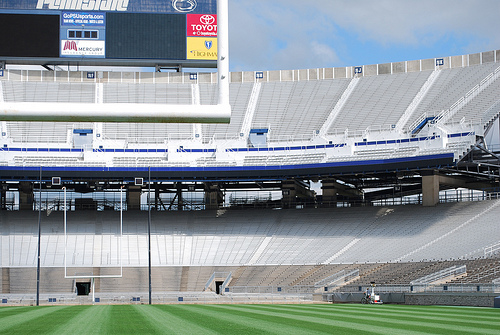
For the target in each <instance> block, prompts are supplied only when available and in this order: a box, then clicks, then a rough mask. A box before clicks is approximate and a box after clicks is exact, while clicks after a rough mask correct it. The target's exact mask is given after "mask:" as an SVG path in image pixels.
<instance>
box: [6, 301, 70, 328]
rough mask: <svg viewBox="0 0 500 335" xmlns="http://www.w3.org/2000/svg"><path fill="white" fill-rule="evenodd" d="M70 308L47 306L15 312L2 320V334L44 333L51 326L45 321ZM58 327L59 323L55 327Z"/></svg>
mask: <svg viewBox="0 0 500 335" xmlns="http://www.w3.org/2000/svg"><path fill="white" fill-rule="evenodd" d="M66 308H69V306H48V307H47V306H46V307H28V308H26V309H23V310H22V311H19V309H15V310H13V314H11V315H9V316H5V317H3V316H4V314H2V318H1V319H0V333H1V334H23V333H24V334H28V333H40V334H41V333H44V332H45V331H46V328H47V327H49V328H50V325H49V324H47V323H46V321H45V320H47V319H50V315H51V314H54V313H57V312H58V311H60V310H63V309H66ZM54 326H57V323H56V324H55V325H54Z"/></svg>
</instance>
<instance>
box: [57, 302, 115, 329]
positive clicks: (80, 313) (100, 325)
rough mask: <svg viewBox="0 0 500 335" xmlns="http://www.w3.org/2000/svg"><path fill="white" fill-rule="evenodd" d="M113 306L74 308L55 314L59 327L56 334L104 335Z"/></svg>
mask: <svg viewBox="0 0 500 335" xmlns="http://www.w3.org/2000/svg"><path fill="white" fill-rule="evenodd" d="M110 310H111V306H72V307H71V308H67V309H64V310H62V311H60V312H57V313H55V314H54V316H55V317H58V318H59V320H63V321H66V322H62V323H61V322H59V323H58V324H59V327H57V328H55V329H54V334H103V333H104V332H105V328H106V325H107V323H108V320H109V311H110Z"/></svg>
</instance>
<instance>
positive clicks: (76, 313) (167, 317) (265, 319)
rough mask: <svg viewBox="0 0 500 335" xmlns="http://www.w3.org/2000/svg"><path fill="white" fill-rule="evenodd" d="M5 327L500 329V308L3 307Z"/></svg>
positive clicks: (55, 330) (14, 330)
mask: <svg viewBox="0 0 500 335" xmlns="http://www.w3.org/2000/svg"><path fill="white" fill-rule="evenodd" d="M0 334H287V335H294V334H308V335H311V334H500V309H494V308H473V307H441V306H401V305H381V306H375V305H356V304H352V305H351V304H349V305H340V304H337V305H152V306H149V305H114V306H113V305H112V306H42V307H0Z"/></svg>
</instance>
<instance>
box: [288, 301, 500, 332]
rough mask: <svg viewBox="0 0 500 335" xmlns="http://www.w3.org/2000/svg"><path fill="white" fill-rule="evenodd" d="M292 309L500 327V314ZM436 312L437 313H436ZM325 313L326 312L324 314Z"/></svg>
mask: <svg viewBox="0 0 500 335" xmlns="http://www.w3.org/2000/svg"><path fill="white" fill-rule="evenodd" d="M294 310H314V311H316V312H317V313H323V314H324V313H331V312H332V311H335V312H337V313H351V311H353V310H355V311H356V314H363V315H367V316H382V317H390V318H391V319H397V320H402V321H405V322H406V321H415V322H421V321H422V320H424V321H434V322H437V323H442V324H450V325H452V326H456V325H462V326H473V327H480V328H485V329H494V330H498V328H499V327H500V319H499V317H500V314H499V315H497V317H496V318H494V317H487V318H486V319H485V318H479V317H477V316H469V315H467V314H451V313H447V314H446V315H441V314H440V313H432V311H431V312H429V313H420V314H417V313H415V312H414V311H412V310H406V309H401V308H400V309H399V310H394V309H388V308H386V307H385V306H370V307H368V308H366V307H360V308H356V309H350V308H348V307H347V306H339V307H337V308H329V309H328V308H317V307H310V308H307V307H297V308H294ZM436 314H437V315H436ZM325 315H326V314H325Z"/></svg>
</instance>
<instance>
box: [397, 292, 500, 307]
mask: <svg viewBox="0 0 500 335" xmlns="http://www.w3.org/2000/svg"><path fill="white" fill-rule="evenodd" d="M496 296H498V293H496V294H495V293H462V294H460V293H441V294H437V293H415V294H406V295H405V304H406V305H444V306H477V307H493V305H494V300H495V297H496Z"/></svg>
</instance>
